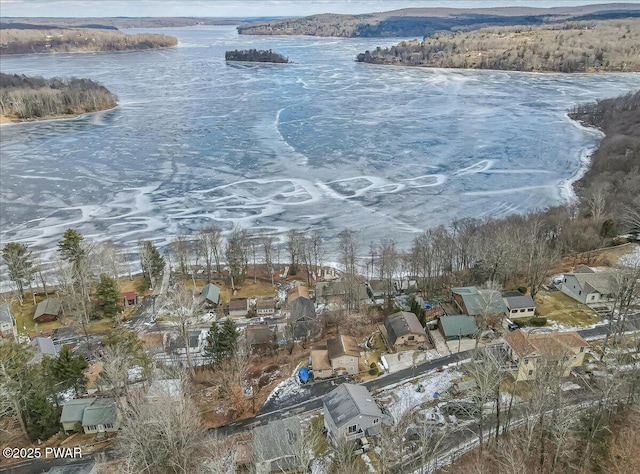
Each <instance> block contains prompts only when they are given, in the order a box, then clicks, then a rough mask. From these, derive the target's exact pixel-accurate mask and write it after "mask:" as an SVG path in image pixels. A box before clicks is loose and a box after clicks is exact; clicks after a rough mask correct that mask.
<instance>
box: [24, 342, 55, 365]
mask: <svg viewBox="0 0 640 474" xmlns="http://www.w3.org/2000/svg"><path fill="white" fill-rule="evenodd" d="M30 344H31V345H32V346H33V347H35V348H36V351H37V352H36V354H35V355H34V356H33V359H31V363H34V364H39V363H40V362H42V358H43V357H58V348H57V347H56V346H55V345H54V343H53V340H52V339H51V338H50V337H40V336H38V337H34V338H33V339H32V340H31V343H30Z"/></svg>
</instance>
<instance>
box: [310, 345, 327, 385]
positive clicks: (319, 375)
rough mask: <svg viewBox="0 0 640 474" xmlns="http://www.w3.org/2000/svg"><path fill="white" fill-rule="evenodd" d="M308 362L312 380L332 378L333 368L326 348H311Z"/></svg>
mask: <svg viewBox="0 0 640 474" xmlns="http://www.w3.org/2000/svg"><path fill="white" fill-rule="evenodd" d="M309 360H310V364H311V373H312V374H313V378H314V379H326V378H328V377H332V376H333V367H331V360H329V350H328V349H327V346H315V347H312V348H311V353H310V354H309Z"/></svg>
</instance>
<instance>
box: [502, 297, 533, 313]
mask: <svg viewBox="0 0 640 474" xmlns="http://www.w3.org/2000/svg"><path fill="white" fill-rule="evenodd" d="M502 300H503V301H504V305H505V306H506V308H507V314H508V316H509V318H511V319H513V318H532V317H534V316H535V315H536V304H535V302H534V301H533V298H532V297H531V296H530V295H523V294H522V293H520V292H519V291H503V292H502Z"/></svg>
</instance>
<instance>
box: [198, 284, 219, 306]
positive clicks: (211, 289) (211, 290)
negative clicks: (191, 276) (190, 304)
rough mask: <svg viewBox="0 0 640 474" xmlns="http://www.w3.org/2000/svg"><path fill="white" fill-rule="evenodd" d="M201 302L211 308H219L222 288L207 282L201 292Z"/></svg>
mask: <svg viewBox="0 0 640 474" xmlns="http://www.w3.org/2000/svg"><path fill="white" fill-rule="evenodd" d="M200 303H201V304H203V305H204V306H207V307H209V308H214V309H215V308H217V307H218V306H219V305H220V288H218V287H217V286H216V285H214V284H213V283H207V284H206V285H205V286H204V288H203V289H202V291H201V292H200Z"/></svg>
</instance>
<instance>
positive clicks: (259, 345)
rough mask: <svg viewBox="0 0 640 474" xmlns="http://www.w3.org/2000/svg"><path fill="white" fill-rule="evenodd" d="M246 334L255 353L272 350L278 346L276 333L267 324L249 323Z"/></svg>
mask: <svg viewBox="0 0 640 474" xmlns="http://www.w3.org/2000/svg"><path fill="white" fill-rule="evenodd" d="M244 336H245V338H246V340H247V344H249V347H250V348H251V352H252V353H254V354H257V353H267V352H271V351H273V350H274V349H275V347H276V333H275V332H274V331H272V330H271V328H270V327H269V326H268V325H267V324H250V325H248V326H247V327H246V328H245V330H244Z"/></svg>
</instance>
